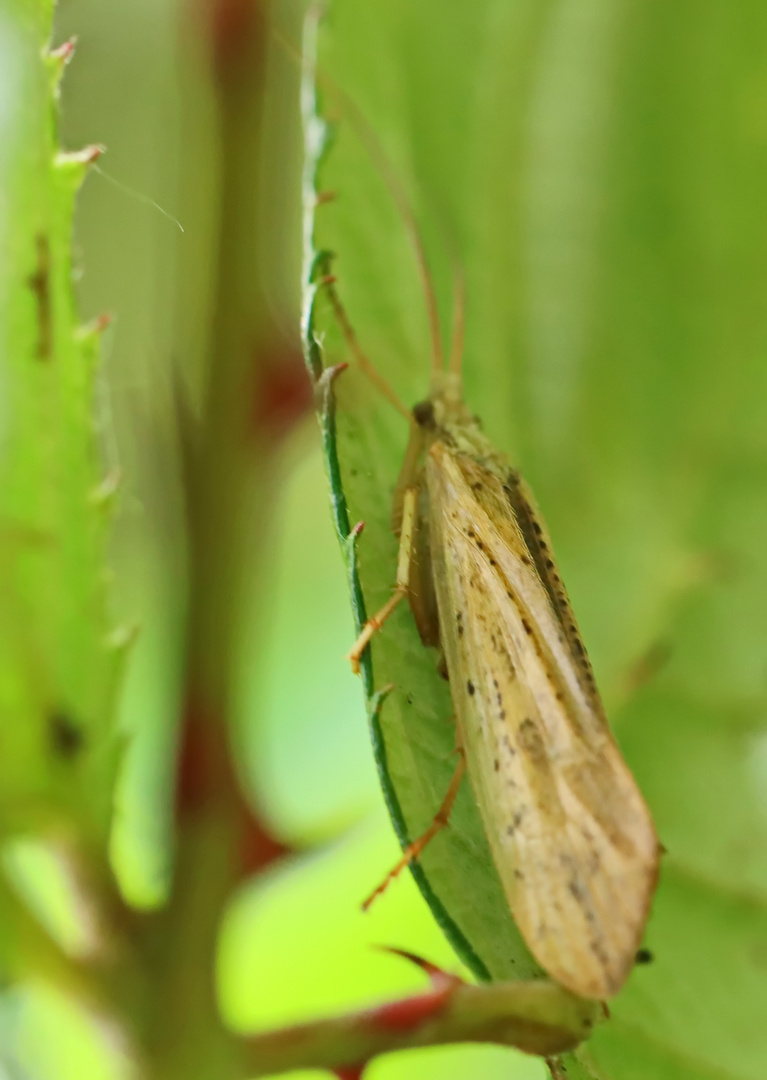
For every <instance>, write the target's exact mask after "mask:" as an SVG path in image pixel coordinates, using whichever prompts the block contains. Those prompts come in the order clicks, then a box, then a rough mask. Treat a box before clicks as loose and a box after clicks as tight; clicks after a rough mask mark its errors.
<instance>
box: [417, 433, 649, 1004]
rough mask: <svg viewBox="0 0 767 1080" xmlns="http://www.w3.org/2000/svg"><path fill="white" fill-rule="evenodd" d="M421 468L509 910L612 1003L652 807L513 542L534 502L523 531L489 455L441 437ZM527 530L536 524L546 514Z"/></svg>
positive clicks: (555, 969)
mask: <svg viewBox="0 0 767 1080" xmlns="http://www.w3.org/2000/svg"><path fill="white" fill-rule="evenodd" d="M426 479H427V486H428V494H429V528H430V546H431V555H432V561H433V567H434V580H435V586H436V592H437V600H438V605H439V616H440V627H441V636H442V645H443V648H444V650H445V655H446V658H447V666H448V671H449V675H450V686H451V691H452V695H453V700H454V703H455V708H456V715H457V719H458V723H459V726H460V729H461V736H462V738H463V743H464V747H465V751H466V760H467V767H468V773H469V777H470V780H471V784H472V787H473V790H474V793H475V796H476V799H477V803H478V805H479V808H480V812H481V815H482V819H483V822H484V825H485V829H486V831H487V834H488V838H489V841H490V846H491V849H492V852H493V856H494V859H495V862H496V865H497V868H498V871H499V874H500V877H501V880H502V882H503V886H504V889H505V891H506V895H507V897H508V900H509V904H510V907H511V910H512V913H513V915H514V918H515V920H516V922H517V924H518V926H519V928H520V930H521V932H522V934H523V936H524V938H525V941H526V942H527V944H528V946H529V948H530V950H531V952H532V953H533V955H534V956H535V958H536V959H537V960H538V962H539V963H540V964H541V966H542V967H543V968H544V969H545V970H546V971H547V972H548V973H549V974H550V975H551V976H552V977H553V978H554V979H556V980H557V981H558V982H560V983H561V984H562V985H563V986H565V987H567V988H568V989H569V990H571V991H573V992H574V993H576V994H579V995H581V996H582V997H587V998H596V999H603V998H608V997H610V996H612V995H613V994H615V993H616V992H617V991H618V990H619V989H620V987H621V985H622V984H623V982H624V980H625V979H626V977H627V975H628V973H629V971H630V970H631V967H632V964H633V960H634V954H635V952H636V949H637V947H638V945H639V943H640V941H641V938H642V933H643V930H644V926H645V922H646V920H647V916H648V912H649V907H650V902H651V899H652V894H653V891H654V888H655V884H656V880H657V870H658V844H657V839H656V835H655V830H654V827H653V823H652V819H651V817H650V813H649V811H648V809H647V806H646V805H645V803H644V800H643V799H642V796H641V794H640V793H639V790H638V788H637V786H636V783H635V781H634V778H633V777H632V775H631V772H630V771H629V769H628V766H627V765H626V763H625V762H624V760H623V758H622V757H621V755H620V752H619V750H618V748H617V746H616V744H615V742H614V740H613V737H612V735H611V733H610V730H609V727H608V725H607V721H606V719H605V716H604V712H603V710H602V706H601V702H600V700H599V696H598V693H597V691H596V687H595V686H594V683H593V676H592V675H591V669H590V667H589V665H588V660H587V659H586V656H585V652H584V651H583V648H582V646H581V645H580V638H579V636H578V633H577V629H576V626H575V623H574V621H573V620H572V616H571V614H570V613H569V605H567V600H566V596H565V594H564V590H563V589H562V590H561V595H562V602H561V604H560V603H559V602H558V600H557V595H558V594H556V590H555V585H556V582H558V581H559V579H558V577H557V575H556V567H555V566H554V564H553V559H552V558H551V557H550V555H546V563H550V565H548V566H546V570H547V571H548V576H549V580H548V581H546V582H545V583H544V580H543V578H542V575H541V572H540V569H539V567H540V561H541V552H540V551H537V552H533V551H531V548H530V546H528V542H526V540H525V531H528V533H529V529H530V528H532V525H531V524H530V521H533V520H535V521H537V520H538V519H537V518H535V516H534V510H533V509H532V507H531V506H530V505H528V504H527V503H526V505H528V510H529V512H530V515H531V519H530V521H529V522H528V523H527V525H526V526H525V530H523V528H522V527H521V525H520V521H519V511H518V510H515V508H514V503H513V500H510V498H509V485H508V483H507V482H504V480H502V479H501V477H500V475H499V469H498V468H497V466H494V465H493V463H490V464H489V465H487V466H486V465H484V464H482V463H481V462H478V461H476V460H473V459H471V458H469V457H466V456H462V455H457V454H456V453H455V452H453V451H452V450H451V449H450V447H448V446H447V445H445V444H444V443H442V442H436V443H435V444H434V445H433V446H432V448H431V450H430V452H429V458H428V461H427V466H426ZM523 524H524V523H523ZM534 532H535V535H537V536H538V537H539V538H541V537H544V536H545V535H546V534H545V532H544V531H543V526H542V525H540V526H538V527H537V528H536V530H534ZM543 543H544V548H545V549H546V550H548V540H547V539H546V540H544V541H543ZM536 556H537V557H536ZM537 564H538V565H537ZM552 575H553V577H552ZM553 593H555V595H552V594H553ZM563 605H564V606H563ZM565 611H566V614H563V612H565ZM565 620H567V621H565ZM575 642H577V645H576V644H574V643H575Z"/></svg>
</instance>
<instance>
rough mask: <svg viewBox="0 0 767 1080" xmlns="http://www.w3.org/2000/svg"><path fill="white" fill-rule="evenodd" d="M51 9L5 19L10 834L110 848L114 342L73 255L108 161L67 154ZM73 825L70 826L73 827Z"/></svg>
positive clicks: (1, 420) (3, 550)
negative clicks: (77, 215) (110, 398)
mask: <svg viewBox="0 0 767 1080" xmlns="http://www.w3.org/2000/svg"><path fill="white" fill-rule="evenodd" d="M51 15H52V11H51V6H50V5H49V4H40V3H31V2H28V3H26V4H19V3H16V4H12V5H9V6H7V7H6V9H5V12H4V13H2V14H1V17H0V52H2V53H3V55H7V56H8V57H9V64H8V66H7V67H4V71H3V79H4V83H5V85H4V98H5V101H6V103H7V106H8V122H7V128H6V130H5V132H4V133H3V134H4V139H3V160H2V173H3V175H2V185H3V193H4V202H3V206H2V213H0V231H1V235H0V250H2V265H0V325H1V326H2V338H1V339H0V364H1V365H2V367H1V371H0V380H1V382H2V403H1V405H0V611H1V614H0V711H1V712H2V718H3V719H2V730H3V750H2V754H0V789H2V793H3V796H2V804H0V827H2V828H3V829H4V830H5V831H6V832H8V831H13V830H18V829H24V828H29V827H30V826H33V827H39V825H40V824H41V823H43V822H45V823H47V824H50V822H51V821H52V820H53V815H55V814H58V815H59V818H58V827H59V828H64V829H65V830H66V829H67V827H70V828H72V827H74V828H77V829H78V830H82V836H83V839H84V840H85V842H86V843H103V842H104V841H105V838H106V832H107V828H108V822H109V813H110V806H111V797H112V786H113V782H114V770H115V765H116V760H117V754H118V750H119V745H118V742H117V740H116V737H115V734H114V730H113V727H112V706H113V695H114V690H115V679H116V674H117V668H118V664H119V658H120V655H121V649H120V648H119V647H118V643H117V642H116V641H114V640H113V639H111V638H110V624H109V620H108V616H107V609H106V593H105V580H106V567H105V540H106V535H105V534H106V526H107V522H108V506H109V501H110V499H109V485H108V482H106V481H104V470H103V467H102V464H101V462H100V460H99V450H98V431H97V425H98V424H99V423H101V422H102V417H101V415H98V418H97V420H96V421H94V414H98V406H97V401H96V398H97V392H96V383H95V364H96V355H97V351H98V339H99V336H100V333H99V331H98V329H97V328H95V327H94V328H85V329H83V328H82V327H81V326H80V323H79V320H78V317H77V313H76V311H75V306H74V299H73V292H72V275H73V266H72V258H71V243H72V221H73V211H74V202H75V197H76V194H77V190H78V188H79V186H80V184H81V183H82V181H83V179H84V176H85V173H86V171H87V168H88V162H89V160H90V159H91V157H92V156H93V154H92V153H91V152H85V153H82V154H63V153H62V152H61V151H60V148H59V146H58V143H57V139H56V131H55V122H56V98H57V87H58V82H59V79H60V77H61V75H62V73H63V69H64V66H65V63H66V58H67V57H66V54H51V53H49V52H48V50H47V38H48V34H49V33H50V21H51ZM67 823H68V826H67Z"/></svg>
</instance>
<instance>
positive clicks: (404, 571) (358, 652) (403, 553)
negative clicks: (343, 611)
mask: <svg viewBox="0 0 767 1080" xmlns="http://www.w3.org/2000/svg"><path fill="white" fill-rule="evenodd" d="M417 505H418V488H408V490H407V491H406V492H405V496H404V499H403V503H402V531H401V532H400V537H399V555H398V556H397V579H396V581H395V584H394V593H393V595H392V597H391V598H390V599H389V600H388V601H387V602H386V603H385V604H384V606H383V607H382V608H381V610H380V611H377V612H376V614H375V615H371V617H370V618H369V619H368V621H367V622H366V623H365V625H364V626H363V627H362V632H361V633H360V636H359V637H358V638H357V640H356V641H355V643H354V645H353V646H352V649H351V651H350V652H349V655H348V659H349V660H350V661H351V665H352V671H354V673H355V674H356V673H357V672H358V671H359V669H360V657H361V656H362V654H363V652H364V651H365V649H366V648H367V646H368V642H369V641H370V639H371V638H372V637H373V635H374V634H375V633H376V632H377V631H378V630H380V629H381V627H382V626H383V624H384V623H385V622H386V620H387V619H388V618H389V616H390V615H391V613H392V612H393V611H394V609H395V608H396V606H397V604H399V602H400V601H401V600H403V599H404V598H405V597H406V596H407V594H408V591H409V589H410V559H411V556H412V552H413V530H414V528H415V514H416V507H417Z"/></svg>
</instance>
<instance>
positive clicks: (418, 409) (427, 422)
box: [413, 401, 436, 429]
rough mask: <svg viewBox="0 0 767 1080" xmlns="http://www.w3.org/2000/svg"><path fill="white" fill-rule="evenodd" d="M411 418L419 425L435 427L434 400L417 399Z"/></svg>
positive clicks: (428, 427)
mask: <svg viewBox="0 0 767 1080" xmlns="http://www.w3.org/2000/svg"><path fill="white" fill-rule="evenodd" d="M413 419H414V420H415V422H416V424H418V426H419V427H422V428H427V429H430V428H433V427H436V420H435V417H434V402H433V401H419V402H418V404H417V405H414V406H413Z"/></svg>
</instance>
